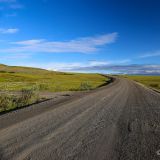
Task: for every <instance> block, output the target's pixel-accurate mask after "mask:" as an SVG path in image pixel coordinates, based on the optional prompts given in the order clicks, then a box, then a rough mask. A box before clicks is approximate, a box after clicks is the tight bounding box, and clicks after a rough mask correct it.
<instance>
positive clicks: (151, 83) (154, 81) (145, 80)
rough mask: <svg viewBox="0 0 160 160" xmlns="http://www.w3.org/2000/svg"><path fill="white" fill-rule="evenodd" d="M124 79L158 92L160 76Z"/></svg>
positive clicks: (139, 76)
mask: <svg viewBox="0 0 160 160" xmlns="http://www.w3.org/2000/svg"><path fill="white" fill-rule="evenodd" d="M125 77H126V78H129V79H131V80H134V81H137V82H139V83H142V84H144V85H146V86H148V87H152V88H155V89H158V90H159V89H160V76H142V75H128V76H125Z"/></svg>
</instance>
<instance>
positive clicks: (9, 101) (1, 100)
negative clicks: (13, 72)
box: [0, 93, 15, 111]
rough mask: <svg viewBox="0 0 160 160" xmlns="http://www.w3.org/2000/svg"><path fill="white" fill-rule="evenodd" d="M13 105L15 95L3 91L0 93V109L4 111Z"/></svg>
mask: <svg viewBox="0 0 160 160" xmlns="http://www.w3.org/2000/svg"><path fill="white" fill-rule="evenodd" d="M14 106H15V97H14V96H10V95H7V94H5V93H3V94H1V95H0V111H6V110H8V109H9V108H12V107H14Z"/></svg>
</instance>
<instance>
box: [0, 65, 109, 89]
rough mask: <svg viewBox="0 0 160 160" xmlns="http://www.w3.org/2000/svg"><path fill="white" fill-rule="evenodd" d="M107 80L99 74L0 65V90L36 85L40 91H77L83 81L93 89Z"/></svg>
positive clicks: (26, 87) (27, 87)
mask: <svg viewBox="0 0 160 160" xmlns="http://www.w3.org/2000/svg"><path fill="white" fill-rule="evenodd" d="M106 80H107V78H106V77H104V76H102V75H99V74H80V73H77V74H71V73H63V72H53V71H47V70H42V69H36V68H27V67H10V66H5V65H0V90H8V91H20V90H22V89H29V88H32V87H34V86H38V87H39V89H40V91H44V90H45V91H50V92H58V91H74V90H75V91H77V90H81V86H82V84H83V83H87V84H88V85H89V86H90V87H89V88H90V89H94V88H96V87H98V86H100V85H102V84H103V83H105V82H106Z"/></svg>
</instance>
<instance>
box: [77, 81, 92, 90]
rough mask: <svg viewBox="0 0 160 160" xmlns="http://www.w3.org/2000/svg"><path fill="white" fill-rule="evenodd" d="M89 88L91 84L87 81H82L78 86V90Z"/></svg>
mask: <svg viewBox="0 0 160 160" xmlns="http://www.w3.org/2000/svg"><path fill="white" fill-rule="evenodd" d="M91 89H92V85H91V84H90V83H89V82H82V83H81V84H80V87H79V90H80V91H86V90H91Z"/></svg>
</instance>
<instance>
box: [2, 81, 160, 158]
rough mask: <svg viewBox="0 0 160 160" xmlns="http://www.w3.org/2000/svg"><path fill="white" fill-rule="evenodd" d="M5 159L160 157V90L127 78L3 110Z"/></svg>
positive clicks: (3, 149)
mask: <svg viewBox="0 0 160 160" xmlns="http://www.w3.org/2000/svg"><path fill="white" fill-rule="evenodd" d="M0 158H1V160H159V159H160V94H159V93H156V92H154V91H152V90H150V89H147V88H145V87H143V86H141V85H138V84H136V83H135V82H132V81H130V80H126V79H116V80H115V81H114V82H113V83H111V84H109V85H108V86H104V87H102V88H99V89H97V90H94V91H91V92H90V93H84V94H82V95H79V96H75V97H72V98H69V99H67V100H65V101H63V102H59V103H57V104H54V103H53V102H52V101H48V102H44V103H42V104H39V105H38V106H36V107H28V108H25V109H21V110H18V111H14V112H11V113H7V114H5V115H1V116H0Z"/></svg>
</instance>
